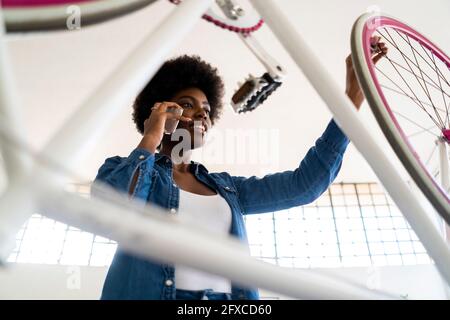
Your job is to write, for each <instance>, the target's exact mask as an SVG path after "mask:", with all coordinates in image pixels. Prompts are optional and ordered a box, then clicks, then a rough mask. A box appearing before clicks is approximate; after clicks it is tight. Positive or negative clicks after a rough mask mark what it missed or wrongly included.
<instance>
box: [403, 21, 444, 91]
mask: <svg viewBox="0 0 450 320" xmlns="http://www.w3.org/2000/svg"><path fill="white" fill-rule="evenodd" d="M394 31H395V32H397V34H398V35H399V37H400V38H402V39H403V40H404V41H405V42H406V43H408V42H407V41H406V39H405V38H403V36H402V35H401V34H400V33H399V32H398V31H397V30H395V29H394ZM412 50H414V51H415V52H416V53H417V55H418V56H419V57H421V58H422V60H423V61H424V62H425V63H426V64H428V66H429V67H430V68H431V69H433V66H432V65H431V64H430V63H429V62H428V61H427V60H426V59H425V58H424V57H423V56H422V55H421V54H420V53H419V52H418V51H417V50H416V49H415V48H412ZM438 73H439V74H440V76H441V77H442V80H444V81H445V82H446V83H447V85H449V86H450V83H448V81H447V79H445V77H444V75H443V74H442V73H441V72H440V70H439V72H438Z"/></svg>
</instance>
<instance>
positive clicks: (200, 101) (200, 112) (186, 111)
mask: <svg viewBox="0 0 450 320" xmlns="http://www.w3.org/2000/svg"><path fill="white" fill-rule="evenodd" d="M171 101H173V102H175V103H177V104H178V105H180V106H181V107H182V108H183V116H184V117H187V118H190V119H192V120H193V121H192V122H191V123H186V122H183V121H180V122H179V123H178V127H177V128H182V129H186V130H188V132H189V134H190V139H191V149H195V148H199V147H201V146H203V145H204V143H205V138H206V133H207V131H208V130H209V129H210V128H211V126H212V123H211V119H210V117H209V115H210V113H211V107H210V105H209V102H208V99H207V98H206V95H205V94H204V93H203V91H201V90H200V89H197V88H188V89H184V90H181V91H179V92H178V93H177V94H176V95H175V96H174V97H173V98H172V99H171Z"/></svg>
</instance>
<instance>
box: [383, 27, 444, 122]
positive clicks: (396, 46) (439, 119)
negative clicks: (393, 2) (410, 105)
mask: <svg viewBox="0 0 450 320" xmlns="http://www.w3.org/2000/svg"><path fill="white" fill-rule="evenodd" d="M384 30H385V31H386V33H387V34H388V36H389V38H391V40H392V42H393V43H394V46H395V48H396V49H397V50H398V51H399V52H400V54H401V56H402V57H403V59H404V60H405V62H406V64H407V65H408V68H409V69H410V70H411V72H412V73H413V75H414V77H415V79H416V80H417V83H418V84H419V85H420V87H421V88H422V90H423V91H424V92H425V95H426V96H427V97H428V99H429V100H430V103H431V104H432V106H433V111H434V113H435V115H436V116H437V120H438V121H439V123H440V124H441V126H442V128H445V124H444V122H443V121H442V119H441V117H440V115H439V113H438V112H437V110H436V108H435V106H434V104H433V100H432V99H431V97H430V96H429V94H427V91H426V90H425V88H424V87H423V86H422V84H421V83H420V81H419V79H418V78H417V76H416V73H415V72H414V71H413V69H412V68H411V65H410V64H409V63H408V61H407V60H406V58H405V54H404V53H403V52H402V51H401V50H400V49H398V45H397V43H396V42H395V40H394V39H393V38H392V36H391V34H390V33H389V31H388V30H387V29H386V28H385V29H384ZM395 31H396V32H397V30H395ZM397 33H398V32H397ZM410 47H411V46H410ZM417 64H418V63H417ZM392 67H393V68H394V69H395V71H397V73H398V75H399V76H400V77H401V78H402V80H403V82H405V84H406V85H407V86H408V88H409V89H410V90H411V92H412V93H413V95H414V97H416V99H417V100H419V98H417V95H416V94H415V92H414V91H413V90H412V89H411V87H410V86H409V84H408V82H407V81H406V80H405V78H404V77H403V76H402V75H401V73H400V72H399V71H398V69H397V68H396V67H395V65H392ZM416 67H417V68H418V69H419V70H421V69H420V67H419V66H418V65H416Z"/></svg>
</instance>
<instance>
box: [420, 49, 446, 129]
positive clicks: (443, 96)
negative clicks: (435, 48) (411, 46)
mask: <svg viewBox="0 0 450 320" xmlns="http://www.w3.org/2000/svg"><path fill="white" fill-rule="evenodd" d="M420 46H421V47H422V49H424V48H423V46H422V45H420ZM424 50H425V49H424ZM432 57H433V59H432V60H433V63H434V65H435V66H436V69H437V65H436V60H435V59H434V55H432ZM436 72H437V71H436ZM438 80H439V85H440V86H441V80H440V78H439V77H438ZM441 89H442V86H441ZM442 100H443V101H444V107H445V109H446V111H447V114H446V115H447V124H448V126H449V128H450V120H449V116H448V113H449V112H448V109H449V108H448V107H447V102H446V101H445V95H444V90H442Z"/></svg>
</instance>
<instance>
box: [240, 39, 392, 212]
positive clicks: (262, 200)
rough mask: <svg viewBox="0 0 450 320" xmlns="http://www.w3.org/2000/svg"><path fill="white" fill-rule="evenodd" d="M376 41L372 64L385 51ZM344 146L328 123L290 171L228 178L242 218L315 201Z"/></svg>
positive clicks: (352, 78) (353, 90) (357, 98)
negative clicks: (233, 185) (234, 190)
mask: <svg viewBox="0 0 450 320" xmlns="http://www.w3.org/2000/svg"><path fill="white" fill-rule="evenodd" d="M380 40H381V38H380V37H373V38H372V45H373V47H374V48H375V49H374V52H373V55H372V60H373V63H377V62H378V61H379V60H380V59H381V58H382V57H383V56H384V55H386V53H387V51H388V49H387V47H386V45H385V44H384V43H383V42H380ZM345 63H346V88H345V93H346V94H347V96H348V97H349V98H350V100H351V101H352V102H353V104H354V106H355V108H356V109H357V110H359V108H360V107H361V104H362V103H363V101H364V94H363V92H362V90H361V87H360V86H359V83H358V79H357V78H356V74H355V71H354V68H353V62H352V58H351V55H349V56H348V57H347V59H346V60H345ZM348 144H349V140H348V138H347V137H346V136H345V134H344V133H343V132H342V131H341V129H340V128H339V127H338V126H337V125H336V123H335V122H334V121H333V120H332V121H331V122H330V123H329V124H328V127H327V129H326V130H325V132H324V133H323V134H322V136H321V137H320V138H319V139H317V141H316V143H315V146H314V147H312V148H311V149H309V151H308V153H307V154H306V156H305V158H304V159H303V160H302V161H301V163H300V165H299V167H298V168H297V169H295V170H294V171H284V172H279V173H275V174H269V175H266V176H264V177H263V178H258V177H255V176H253V177H250V178H245V177H232V179H233V182H234V184H235V186H236V189H237V191H238V194H239V200H240V202H241V205H242V207H243V210H244V214H252V213H263V212H270V211H277V210H283V209H287V208H291V207H295V206H300V205H304V204H307V203H311V202H312V201H314V200H315V199H317V198H318V197H319V196H320V195H321V194H322V193H323V192H324V191H325V190H326V189H327V188H328V186H329V185H330V184H331V183H332V182H333V181H334V179H335V178H336V176H337V174H338V173H339V170H340V168H341V165H342V157H343V154H344V151H345V149H346V148H347V145H348Z"/></svg>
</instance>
